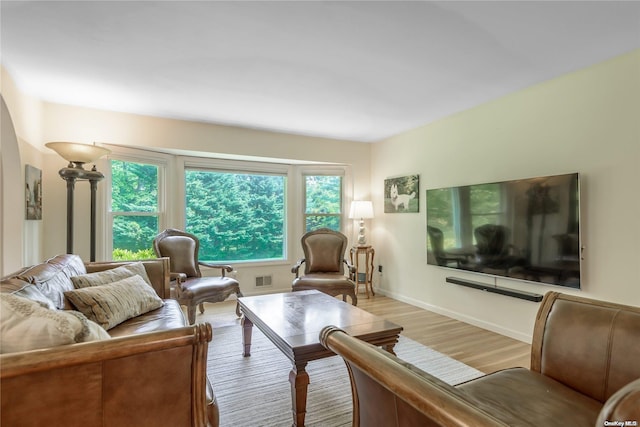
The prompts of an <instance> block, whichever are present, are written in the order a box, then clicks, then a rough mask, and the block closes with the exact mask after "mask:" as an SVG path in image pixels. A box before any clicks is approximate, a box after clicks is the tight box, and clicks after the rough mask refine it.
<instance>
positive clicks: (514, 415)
mask: <svg viewBox="0 0 640 427" xmlns="http://www.w3.org/2000/svg"><path fill="white" fill-rule="evenodd" d="M457 388H458V390H461V391H462V392H463V393H465V399H466V400H468V401H470V402H473V403H474V404H475V405H477V407H479V408H480V409H483V410H484V411H485V412H487V413H489V414H491V415H492V416H493V417H495V418H497V419H499V420H501V421H503V422H505V423H507V424H508V425H509V426H511V427H517V426H543V425H549V421H550V420H553V425H570V426H574V427H578V426H589V427H592V426H594V425H595V422H596V419H597V417H598V413H599V412H600V409H601V408H602V404H601V403H600V402H598V401H597V400H595V399H591V398H590V397H588V396H585V395H584V394H582V393H580V392H578V391H576V390H574V389H571V388H569V387H567V386H565V385H564V384H562V383H560V382H558V381H555V380H553V379H551V378H549V377H546V376H544V375H541V374H539V373H537V372H533V371H530V370H528V369H525V368H513V369H505V370H503V371H498V372H494V373H493V374H489V375H486V376H484V377H480V378H477V379H475V380H471V381H469V382H466V383H463V384H460V385H458V386H457ZM563 420H564V421H563Z"/></svg>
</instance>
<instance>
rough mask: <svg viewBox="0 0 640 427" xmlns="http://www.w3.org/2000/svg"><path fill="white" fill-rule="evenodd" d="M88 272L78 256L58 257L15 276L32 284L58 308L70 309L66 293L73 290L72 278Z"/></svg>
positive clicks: (66, 255) (28, 268)
mask: <svg viewBox="0 0 640 427" xmlns="http://www.w3.org/2000/svg"><path fill="white" fill-rule="evenodd" d="M86 272H87V270H86V268H85V266H84V263H83V262H82V259H81V258H80V257H79V256H78V255H71V254H65V255H57V256H55V257H53V258H50V259H48V260H47V261H45V262H43V263H41V264H37V265H34V266H32V267H27V268H25V269H23V270H22V271H20V272H19V273H18V274H16V275H15V277H16V278H17V279H21V280H24V281H25V282H28V283H32V284H34V285H36V286H37V287H38V289H39V290H40V291H41V292H42V293H43V294H44V295H45V296H46V297H47V298H49V299H50V300H51V301H53V303H54V304H55V306H56V308H59V309H62V308H69V307H68V306H66V305H65V299H64V295H63V293H64V291H68V290H71V289H73V283H72V282H71V276H77V275H81V274H85V273H86Z"/></svg>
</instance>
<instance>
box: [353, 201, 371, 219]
mask: <svg viewBox="0 0 640 427" xmlns="http://www.w3.org/2000/svg"><path fill="white" fill-rule="evenodd" d="M349 218H350V219H366V218H373V203H371V202H370V201H368V200H354V201H353V202H351V210H350V211H349Z"/></svg>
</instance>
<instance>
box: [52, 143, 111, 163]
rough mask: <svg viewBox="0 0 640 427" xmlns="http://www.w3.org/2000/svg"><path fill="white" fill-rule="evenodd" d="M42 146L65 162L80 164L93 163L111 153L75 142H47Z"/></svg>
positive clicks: (102, 148)
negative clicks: (49, 149)
mask: <svg viewBox="0 0 640 427" xmlns="http://www.w3.org/2000/svg"><path fill="white" fill-rule="evenodd" d="M44 145H45V147H47V148H51V149H52V150H53V151H55V152H56V153H58V154H59V155H60V157H62V158H63V159H65V160H66V161H68V162H73V163H81V164H82V163H92V162H95V161H96V160H98V159H99V158H100V157H102V156H105V155H107V154H109V153H111V150H109V149H106V148H104V147H100V146H97V145H89V144H80V143H77V142H48V143H46V144H44Z"/></svg>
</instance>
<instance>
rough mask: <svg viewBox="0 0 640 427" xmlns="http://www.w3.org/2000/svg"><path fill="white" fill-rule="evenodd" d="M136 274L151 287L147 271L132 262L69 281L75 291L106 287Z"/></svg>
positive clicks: (137, 263)
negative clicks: (91, 287)
mask: <svg viewBox="0 0 640 427" xmlns="http://www.w3.org/2000/svg"><path fill="white" fill-rule="evenodd" d="M136 274H137V275H138V276H140V277H142V278H143V279H144V281H145V282H146V283H147V284H148V285H149V286H152V285H151V280H149V276H148V275H147V270H146V269H145V268H144V264H142V263H141V262H132V263H130V264H126V265H121V266H120V267H116V268H111V269H109V270H103V271H97V272H95V273H88V274H83V275H79V276H72V277H71V281H72V282H73V286H74V287H75V288H76V289H80V288H86V287H89V286H100V285H107V284H109V283H113V282H117V281H118V280H122V279H126V278H127V277H131V276H135V275H136ZM152 287H153V286H152Z"/></svg>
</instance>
